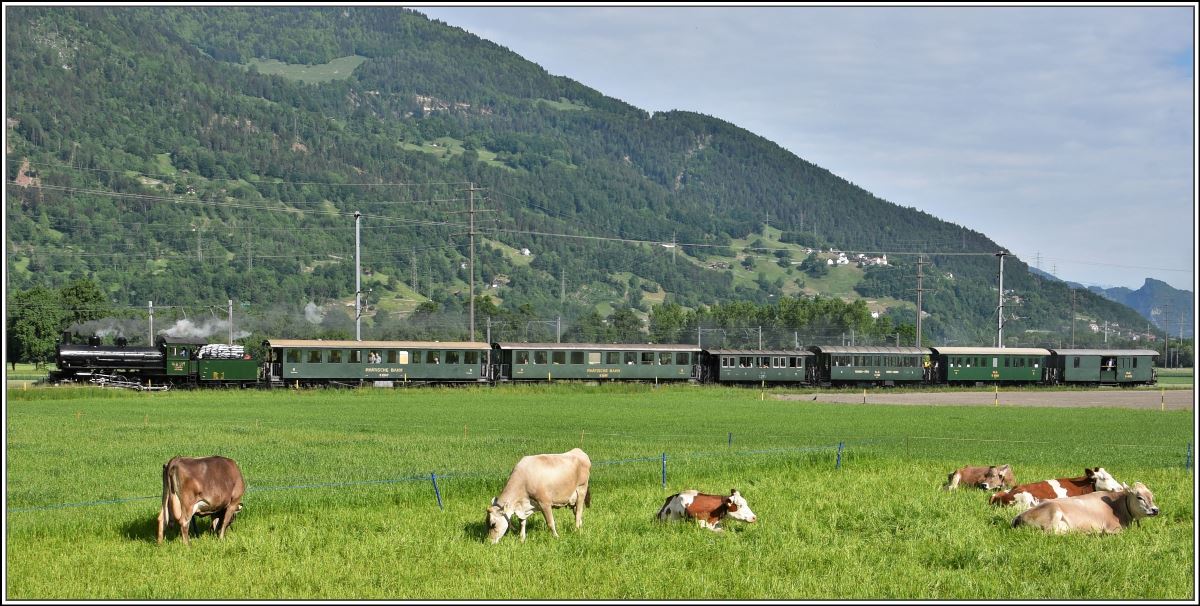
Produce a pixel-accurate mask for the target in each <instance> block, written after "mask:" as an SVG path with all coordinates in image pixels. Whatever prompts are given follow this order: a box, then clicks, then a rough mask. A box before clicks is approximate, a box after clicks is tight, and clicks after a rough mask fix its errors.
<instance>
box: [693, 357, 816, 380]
mask: <svg viewBox="0 0 1200 606" xmlns="http://www.w3.org/2000/svg"><path fill="white" fill-rule="evenodd" d="M707 354H708V364H707V368H705V372H706V375H705V376H706V378H707V379H710V380H713V381H716V382H718V383H760V382H762V383H808V382H810V381H811V379H810V377H809V371H810V370H811V369H812V368H813V365H812V360H813V359H814V358H815V357H816V356H814V355H813V353H812V352H810V351H805V350H799V349H778V350H770V349H711V350H707Z"/></svg>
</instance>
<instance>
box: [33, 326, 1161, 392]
mask: <svg viewBox="0 0 1200 606" xmlns="http://www.w3.org/2000/svg"><path fill="white" fill-rule="evenodd" d="M262 345H263V349H264V351H265V352H266V354H265V359H258V358H255V357H254V356H252V355H250V354H249V353H246V352H245V350H244V349H243V348H242V347H241V346H238V345H219V344H209V343H207V342H206V341H205V340H203V339H189V338H178V337H167V336H160V337H159V338H158V339H157V340H156V342H155V346H154V347H128V346H127V342H125V341H123V340H120V339H118V341H117V343H116V345H115V346H104V345H101V344H100V342H99V339H98V338H95V337H93V338H91V339H90V340H89V343H88V344H87V345H83V344H72V343H70V341H69V339H64V342H63V343H61V344H60V345H59V346H58V353H57V363H58V369H57V370H56V371H54V372H52V373H51V374H50V376H48V377H47V381H48V382H52V383H63V382H88V383H93V384H98V385H106V386H117V387H127V388H131V389H139V390H158V389H168V388H171V387H285V386H286V387H297V388H298V387H316V386H346V387H360V386H374V387H400V386H408V385H427V384H472V383H476V384H497V383H521V382H552V381H556V380H557V381H563V380H565V381H593V382H607V381H642V382H653V383H669V382H692V383H706V384H753V385H763V386H765V385H797V386H822V387H824V386H855V387H867V386H897V385H985V384H986V385H991V384H1007V385H1020V384H1027V385H1120V386H1134V385H1152V384H1154V383H1156V382H1157V373H1156V372H1155V370H1154V358H1155V356H1157V355H1158V353H1157V352H1155V351H1154V350H1148V349H1134V350H1119V349H1041V348H996V347H874V346H831V345H814V346H810V347H807V348H804V349H704V348H701V347H699V346H693V345H670V344H611V343H609V344H603V343H478V342H441V341H326V340H296V339H268V340H266V341H263V343H262Z"/></svg>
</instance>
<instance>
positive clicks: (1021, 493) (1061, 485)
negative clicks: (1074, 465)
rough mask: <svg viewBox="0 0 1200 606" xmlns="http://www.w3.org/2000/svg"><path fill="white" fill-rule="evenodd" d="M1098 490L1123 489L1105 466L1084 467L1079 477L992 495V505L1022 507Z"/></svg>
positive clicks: (1023, 485) (1027, 485) (1034, 484)
mask: <svg viewBox="0 0 1200 606" xmlns="http://www.w3.org/2000/svg"><path fill="white" fill-rule="evenodd" d="M1098 490H1121V484H1120V483H1119V482H1117V481H1116V480H1115V479H1113V477H1112V476H1111V475H1109V473H1108V472H1107V471H1105V470H1104V468H1103V467H1097V468H1095V469H1088V468H1086V467H1085V468H1084V470H1083V475H1082V476H1080V477H1078V478H1057V479H1054V480H1043V481H1041V482H1032V483H1030V484H1021V485H1020V486H1016V487H1014V488H1012V489H1010V490H1008V491H1005V492H998V493H996V494H994V495H992V498H991V503H992V505H1013V504H1016V505H1017V506H1018V507H1020V508H1022V509H1029V508H1030V507H1034V506H1036V505H1037V504H1039V503H1041V502H1042V501H1046V500H1049V499H1062V498H1064V497H1074V496H1079V495H1081V494H1087V493H1089V492H1095V491H1098Z"/></svg>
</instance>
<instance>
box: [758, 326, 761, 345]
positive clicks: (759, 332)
mask: <svg viewBox="0 0 1200 606" xmlns="http://www.w3.org/2000/svg"><path fill="white" fill-rule="evenodd" d="M758 348H759V349H762V326H759V327H758Z"/></svg>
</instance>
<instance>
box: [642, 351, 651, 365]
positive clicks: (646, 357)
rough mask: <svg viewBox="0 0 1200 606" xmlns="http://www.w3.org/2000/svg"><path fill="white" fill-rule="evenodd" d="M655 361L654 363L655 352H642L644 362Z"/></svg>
mask: <svg viewBox="0 0 1200 606" xmlns="http://www.w3.org/2000/svg"><path fill="white" fill-rule="evenodd" d="M653 363H654V352H652V351H643V352H642V364H653Z"/></svg>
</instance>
